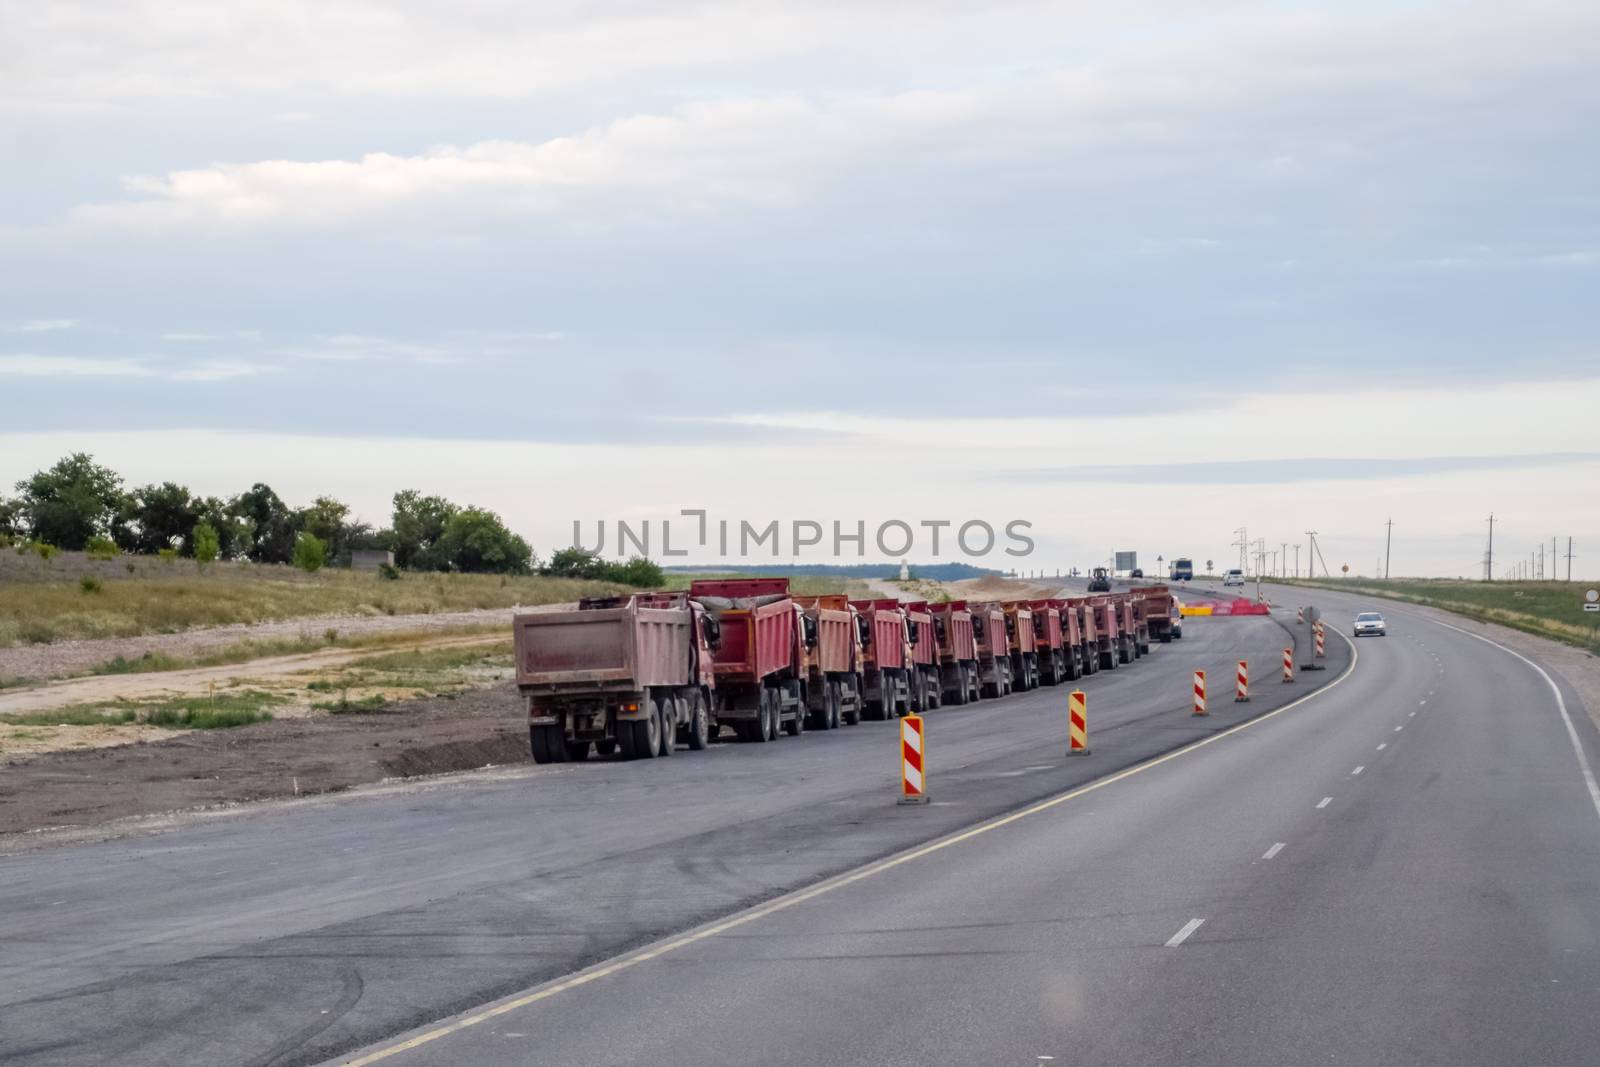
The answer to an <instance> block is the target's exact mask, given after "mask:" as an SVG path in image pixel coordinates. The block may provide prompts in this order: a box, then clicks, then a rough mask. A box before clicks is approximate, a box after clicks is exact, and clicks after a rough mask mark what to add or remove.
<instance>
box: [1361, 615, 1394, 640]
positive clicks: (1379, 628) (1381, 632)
mask: <svg viewBox="0 0 1600 1067" xmlns="http://www.w3.org/2000/svg"><path fill="white" fill-rule="evenodd" d="M1372 634H1377V635H1378V636H1379V637H1388V636H1389V628H1388V626H1386V625H1384V621H1383V616H1382V615H1379V614H1378V613H1377V612H1376V611H1363V612H1362V613H1361V614H1360V615H1357V616H1356V636H1357V637H1368V636H1371V635H1372Z"/></svg>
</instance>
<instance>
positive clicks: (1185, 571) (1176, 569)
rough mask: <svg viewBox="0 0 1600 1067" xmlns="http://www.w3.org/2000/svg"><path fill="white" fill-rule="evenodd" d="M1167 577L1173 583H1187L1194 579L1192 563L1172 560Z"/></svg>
mask: <svg viewBox="0 0 1600 1067" xmlns="http://www.w3.org/2000/svg"><path fill="white" fill-rule="evenodd" d="M1169 576H1170V578H1171V579H1172V581H1174V582H1187V581H1188V580H1189V579H1191V578H1193V577H1194V561H1193V560H1187V559H1175V560H1173V561H1172V570H1171V571H1170V572H1169Z"/></svg>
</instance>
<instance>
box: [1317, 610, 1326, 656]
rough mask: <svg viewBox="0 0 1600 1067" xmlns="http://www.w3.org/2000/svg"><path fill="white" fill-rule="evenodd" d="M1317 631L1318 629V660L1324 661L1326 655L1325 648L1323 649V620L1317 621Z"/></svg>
mask: <svg viewBox="0 0 1600 1067" xmlns="http://www.w3.org/2000/svg"><path fill="white" fill-rule="evenodd" d="M1316 629H1317V658H1318V659H1322V658H1323V656H1324V655H1325V653H1324V650H1323V647H1322V642H1323V636H1322V620H1321V619H1318V620H1317V627H1316Z"/></svg>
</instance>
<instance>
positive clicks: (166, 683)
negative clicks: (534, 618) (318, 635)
mask: <svg viewBox="0 0 1600 1067" xmlns="http://www.w3.org/2000/svg"><path fill="white" fill-rule="evenodd" d="M505 639H506V634H478V635H471V636H461V637H449V636H446V637H440V638H435V639H432V640H422V641H418V642H416V643H414V644H404V645H396V646H391V647H385V648H381V649H372V648H328V649H322V650H319V651H316V652H301V653H296V654H294V655H290V656H269V657H265V658H262V659H255V660H250V661H248V662H245V663H230V664H225V665H223V666H218V667H192V668H185V669H182V670H175V671H152V672H150V673H148V674H105V675H90V676H88V677H85V678H68V679H65V680H62V681H57V682H50V683H48V684H46V685H42V686H38V687H36V688H32V689H18V690H14V691H9V692H0V724H3V723H4V718H3V717H4V716H5V715H15V714H18V713H21V712H28V711H46V710H54V709H56V708H64V707H69V706H71V705H74V704H91V703H101V702H103V703H107V704H110V703H114V702H116V701H118V700H149V699H152V698H156V697H176V696H199V695H202V694H204V693H206V692H208V691H209V690H211V689H214V688H215V689H222V688H227V687H230V686H237V685H248V684H249V683H251V682H256V681H260V680H263V679H270V678H282V677H285V676H290V675H302V674H307V673H309V672H314V671H318V670H326V669H327V668H330V667H337V666H341V665H344V664H348V663H350V662H352V661H354V660H358V659H363V658H366V657H370V656H374V655H386V654H390V653H394V652H405V651H415V650H420V649H429V650H433V649H441V648H456V647H470V646H473V645H490V644H494V643H496V642H500V641H504V640H505Z"/></svg>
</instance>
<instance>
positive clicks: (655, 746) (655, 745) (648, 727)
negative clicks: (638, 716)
mask: <svg viewBox="0 0 1600 1067" xmlns="http://www.w3.org/2000/svg"><path fill="white" fill-rule="evenodd" d="M648 707H649V709H650V714H649V715H648V716H646V717H645V718H644V719H643V720H642V721H640V722H631V723H629V724H628V725H629V726H630V727H631V728H632V729H633V758H634V759H655V758H656V754H657V753H659V752H660V751H661V709H660V707H658V706H657V705H656V703H655V701H653V700H652V701H651V702H650V704H649V705H648Z"/></svg>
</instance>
